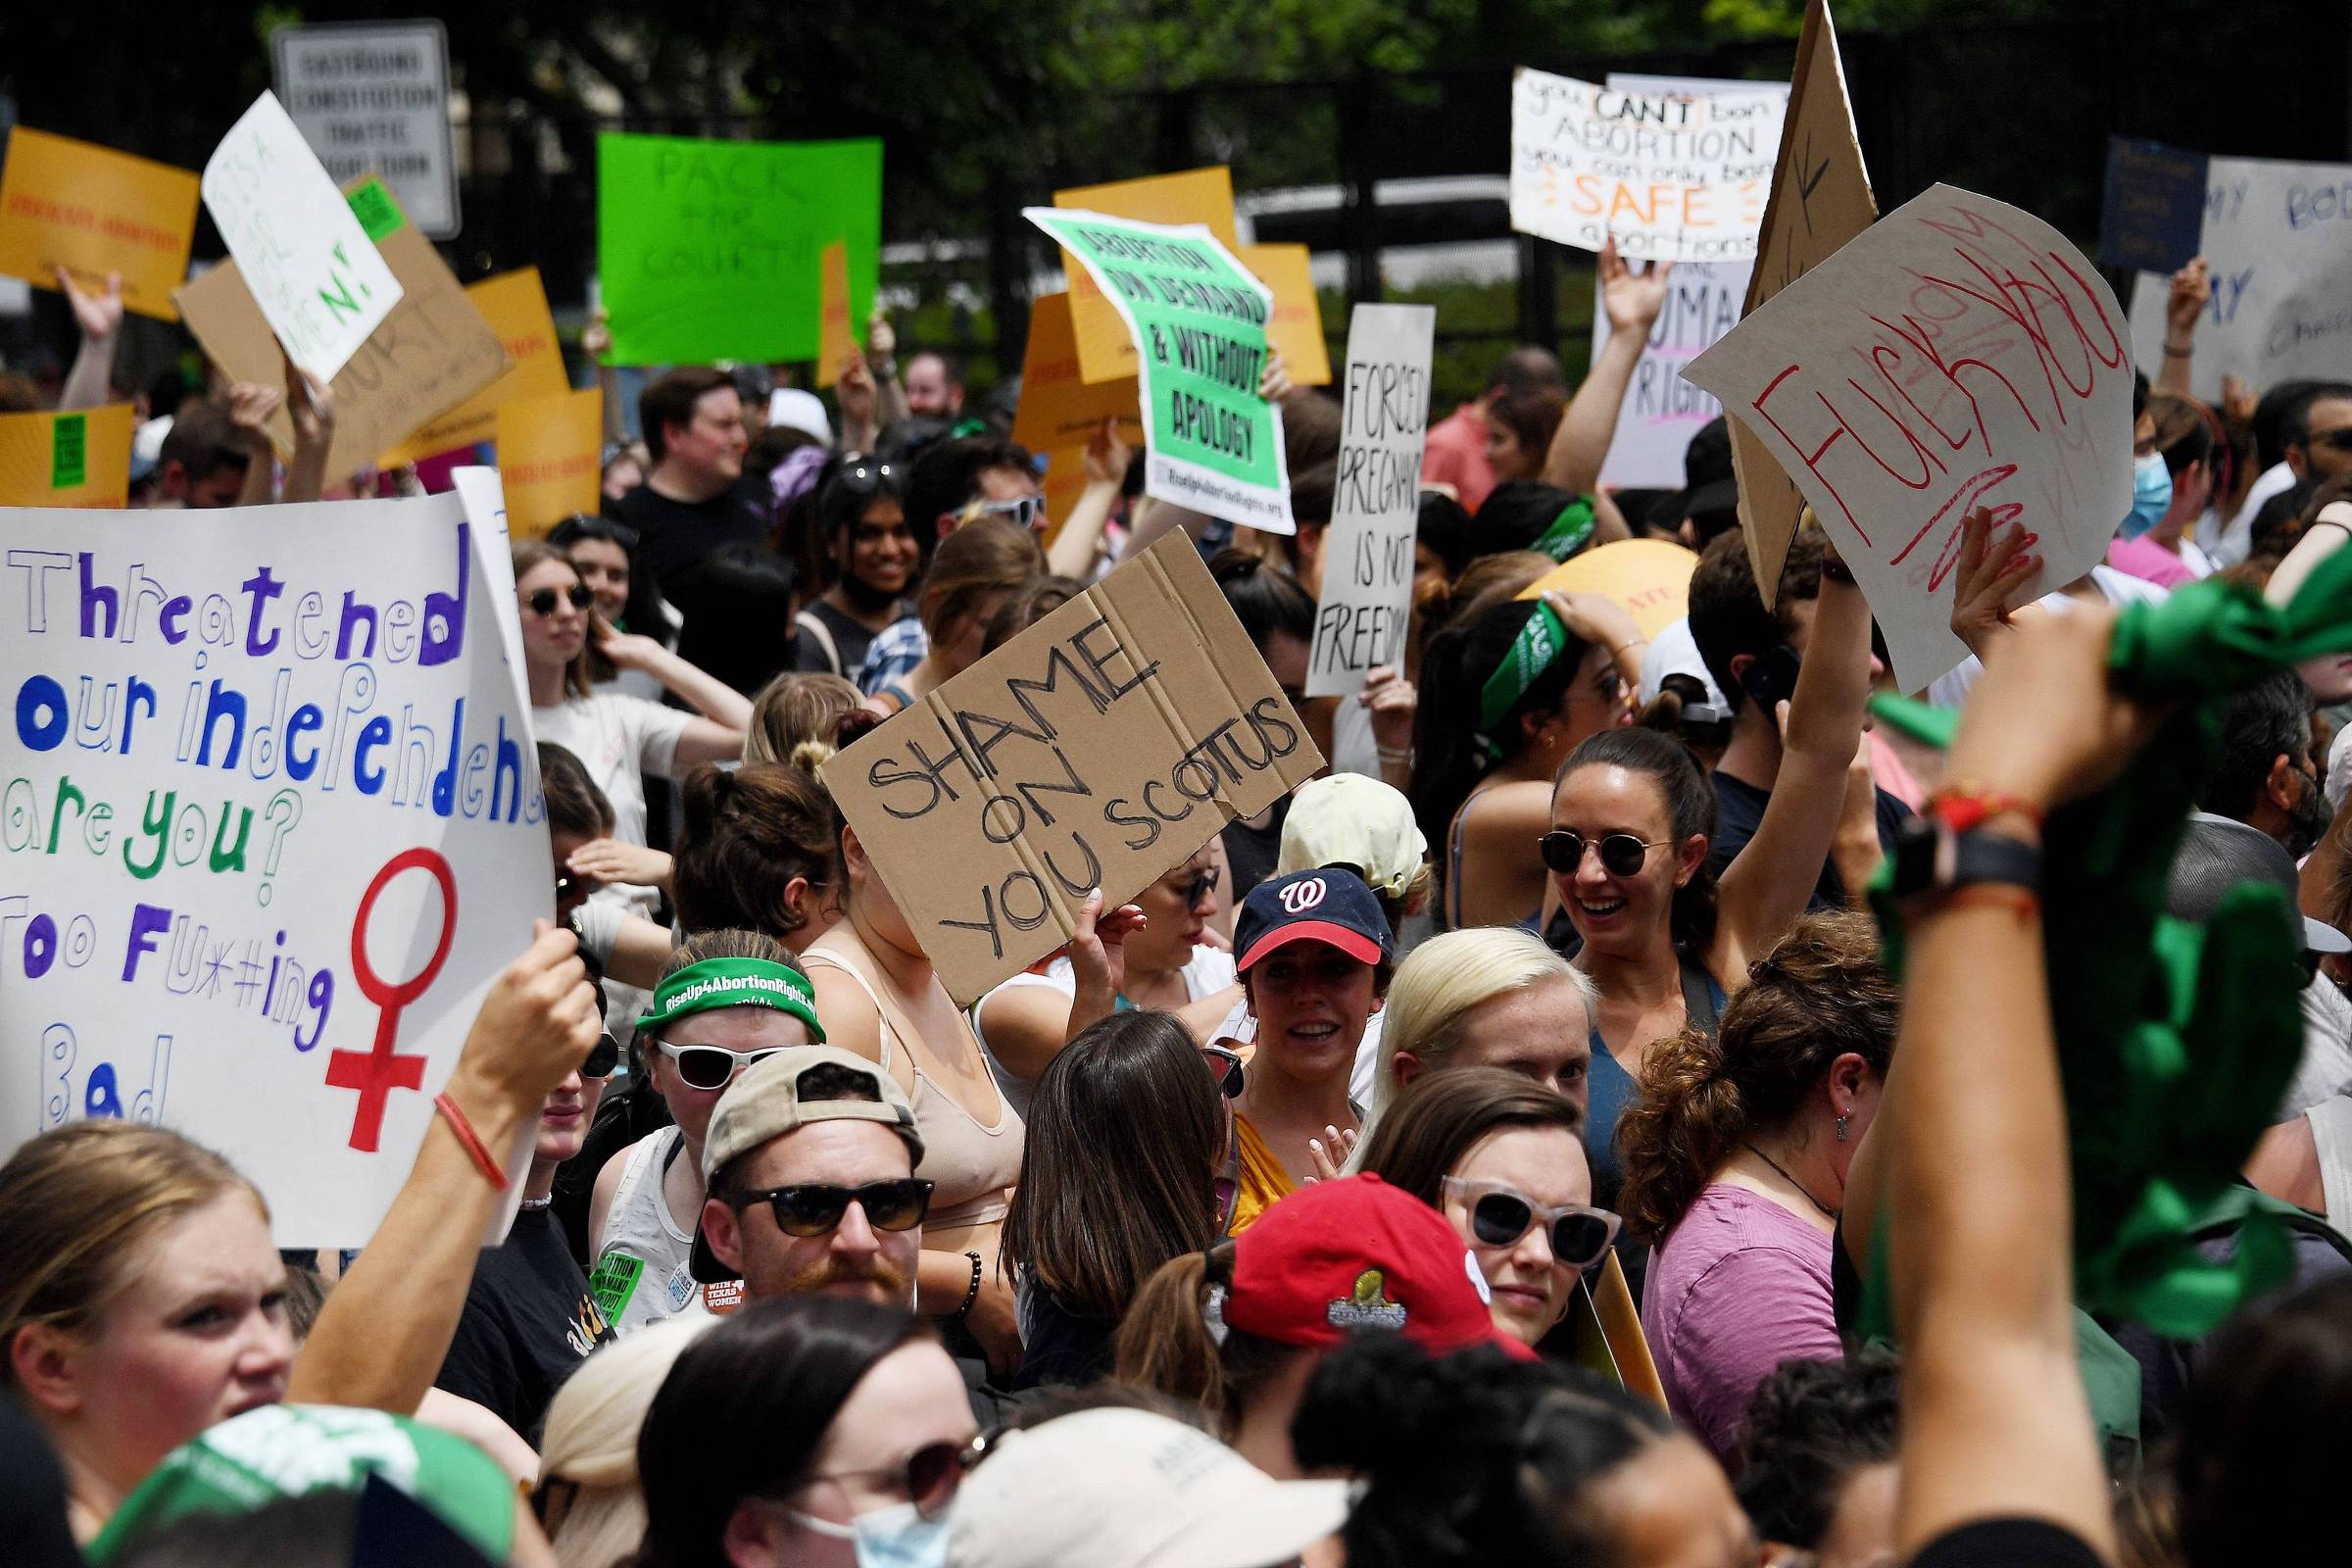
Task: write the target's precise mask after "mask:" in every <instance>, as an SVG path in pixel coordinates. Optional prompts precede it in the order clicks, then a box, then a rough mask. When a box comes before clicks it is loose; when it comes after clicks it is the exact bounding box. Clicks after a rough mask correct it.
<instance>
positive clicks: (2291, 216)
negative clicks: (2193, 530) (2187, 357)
mask: <svg viewBox="0 0 2352 1568" xmlns="http://www.w3.org/2000/svg"><path fill="white" fill-rule="evenodd" d="M2207 171H2208V183H2207V186H2206V196H2205V230H2204V235H2205V237H2204V245H2203V250H2204V255H2205V261H2206V264H2207V266H2208V268H2209V269H2210V270H2211V273H2212V278H2213V299H2212V300H2211V301H2210V302H2209V303H2208V304H2207V305H2206V307H2205V314H2204V316H2203V318H2201V319H2199V320H2198V322H2197V329H2196V335H2195V337H2194V338H2193V339H2192V343H2193V346H2194V348H2195V350H2196V354H2195V358H2194V359H2193V360H2192V361H2191V362H2190V364H2189V389H2190V391H2192V392H2193V393H2195V394H2196V396H2198V397H2199V398H2202V399H2203V400H2205V401H2206V402H2208V403H2219V402H2220V401H2221V399H2222V377H2223V376H2225V375H2234V376H2236V377H2238V379H2240V380H2242V381H2244V382H2246V383H2247V384H2249V385H2250V386H2252V387H2254V388H2255V389H2256V390H2257V391H2260V390H2263V389H2265V388H2268V387H2273V386H2277V385H2278V383H2279V382H2281V381H2291V380H2297V379H2301V378H2304V377H2310V378H2313V379H2318V380H2331V381H2340V380H2345V379H2352V164H2295V163H2285V162H2281V161H2279V160H2277V159H2270V158H2215V159H2212V160H2210V161H2209V162H2208V165H2207ZM2170 289H2171V280H2170V279H2169V278H2165V277H2161V276H2159V275H2157V274H2156V273H2153V272H2142V273H2140V274H2139V275H2138V278H2137V280H2136V281H2135V282H2134V283H2133V285H2132V289H2131V351H2132V358H2133V359H2135V360H2136V361H2137V362H2138V363H2139V366H2140V368H2142V369H2144V370H2146V371H2147V372H2148V374H2149V375H2151V376H2153V375H2154V374H2155V373H2156V371H2157V369H2158V368H2159V367H2161V366H2162V365H2163V364H2164V332H2165V325H2164V306H2165V298H2166V296H2167V294H2168V293H2169V292H2170Z"/></svg>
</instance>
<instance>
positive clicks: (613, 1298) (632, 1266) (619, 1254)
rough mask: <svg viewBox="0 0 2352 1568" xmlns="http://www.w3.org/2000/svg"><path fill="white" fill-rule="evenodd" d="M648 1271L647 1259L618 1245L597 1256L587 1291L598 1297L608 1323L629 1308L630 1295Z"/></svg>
mask: <svg viewBox="0 0 2352 1568" xmlns="http://www.w3.org/2000/svg"><path fill="white" fill-rule="evenodd" d="M644 1273H645V1259H644V1258H642V1257H632V1256H630V1255H629V1254H628V1253H626V1252H624V1251H621V1250H619V1249H617V1248H615V1249H614V1250H612V1251H610V1252H607V1253H606V1254H605V1255H604V1256H602V1257H600V1258H598V1259H597V1260H596V1271H595V1272H594V1273H592V1274H590V1275H589V1276H588V1294H589V1295H591V1296H593V1297H595V1298H596V1309H597V1310H598V1311H599V1312H602V1313H603V1314H604V1315H605V1321H606V1322H608V1323H618V1322H619V1321H620V1314H621V1313H622V1312H624V1311H626V1310H627V1309H628V1305H629V1298H630V1297H632V1296H635V1295H636V1294H637V1281H638V1278H639V1277H640V1276H641V1275H643V1274H644Z"/></svg>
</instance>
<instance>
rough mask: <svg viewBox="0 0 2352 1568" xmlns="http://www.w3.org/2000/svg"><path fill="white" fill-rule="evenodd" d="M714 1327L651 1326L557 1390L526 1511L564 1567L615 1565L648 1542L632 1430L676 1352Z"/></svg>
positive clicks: (695, 1322) (706, 1322)
mask: <svg viewBox="0 0 2352 1568" xmlns="http://www.w3.org/2000/svg"><path fill="white" fill-rule="evenodd" d="M715 1321H716V1320H715V1319H713V1318H708V1317H689V1318H671V1319H669V1320H668V1321H667V1322H663V1323H656V1324H655V1325H653V1326H652V1327H651V1328H649V1329H647V1330H645V1332H643V1333H642V1334H637V1335H633V1336H631V1337H630V1338H628V1339H626V1340H623V1341H621V1342H620V1343H619V1344H617V1345H614V1346H612V1347H611V1348H607V1349H604V1350H601V1351H599V1352H598V1353H597V1354H595V1355H593V1356H591V1357H589V1359H588V1363H587V1365H585V1366H583V1367H581V1368H580V1369H579V1371H577V1372H575V1373H573V1374H572V1376H571V1377H570V1379H569V1380H567V1381H566V1382H565V1383H564V1387H563V1388H561V1389H560V1390H558V1391H557V1392H556V1397H555V1402H554V1403H552V1404H550V1405H549V1406H548V1407H547V1435H546V1437H545V1438H544V1439H542V1442H543V1443H544V1444H545V1445H546V1446H545V1449H544V1451H543V1452H542V1453H541V1455H540V1459H539V1485H538V1487H537V1488H536V1489H535V1490H534V1491H533V1492H532V1493H531V1507H532V1509H533V1511H534V1512H536V1513H537V1514H538V1515H539V1523H540V1525H541V1527H542V1528H544V1529H545V1530H546V1531H547V1539H548V1544H550V1545H551V1546H553V1547H554V1548H555V1552H556V1561H557V1562H558V1563H560V1564H562V1568H613V1564H614V1563H616V1562H619V1561H620V1560H621V1559H623V1558H625V1557H627V1556H629V1555H630V1554H631V1553H632V1552H634V1551H635V1550H636V1549H637V1546H638V1544H639V1543H640V1542H642V1541H643V1540H644V1539H645V1493H644V1492H643V1490H642V1489H641V1488H640V1487H639V1485H638V1480H637V1434H638V1431H639V1429H641V1428H642V1427H643V1426H644V1425H645V1412H646V1410H647V1408H648V1407H649V1406H651V1405H652V1404H653V1402H654V1394H655V1392H656V1391H657V1390H659V1389H660V1388H661V1387H662V1379H663V1378H665V1377H667V1376H669V1368H670V1365H671V1363H672V1362H674V1361H676V1360H677V1358H678V1352H680V1351H681V1350H683V1349H685V1348H686V1347H688V1346H689V1345H692V1344H693V1343H694V1342H695V1340H696V1339H697V1338H698V1337H699V1336H700V1335H701V1334H702V1333H703V1331H704V1330H706V1329H708V1328H710V1327H711V1324H712V1323H713V1322H715Z"/></svg>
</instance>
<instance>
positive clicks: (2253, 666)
mask: <svg viewBox="0 0 2352 1568" xmlns="http://www.w3.org/2000/svg"><path fill="white" fill-rule="evenodd" d="M2348 648H2352V551H2343V552H2340V553H2338V554H2336V555H2334V556H2331V557H2329V558H2328V559H2327V561H2325V562H2323V563H2321V564H2320V566H2319V567H2318V569H2317V570H2315V571H2314V572H2313V573H2312V574H2311V576H2310V577H2309V578H2308V579H2307V580H2306V581H2305V582H2304V584H2303V587H2302V589H2301V591H2299V592H2298V593H2297V594H2296V595H2295V598H2294V602H2293V603H2292V604H2289V605H2287V606H2285V607H2283V608H2281V607H2278V606H2273V605H2268V604H2265V603H2264V602H2263V601H2262V600H2261V599H2260V598H2258V597H2257V596H2256V595H2255V594H2254V592H2253V591H2252V590H2251V589H2248V588H2245V587H2241V586H2239V585H2237V584H2233V583H2225V582H2223V581H2221V580H2220V579H2218V578H2207V579H2206V580H2204V581H2202V582H2196V583H2191V584H2188V585H2187V586H2185V587H2182V588H2180V589H2178V590H2176V591H2175V592H2174V593H2173V595H2172V597H2171V598H2169V599H2167V600H2165V601H2163V602H2162V603H2160V604H2134V605H2130V606H2127V607H2125V609H2124V610H2123V611H2122V613H2120V614H2118V616H2117V617H2116V622H2115V636H2114V641H2113V644H2112V646H2111V647H2110V650H2109V653H2108V668H2109V670H2110V671H2111V675H2112V679H2113V682H2114V684H2115V687H2116V689H2117V690H2119V691H2122V692H2126V693H2129V694H2130V695H2131V696H2132V697H2134V698H2136V699H2138V700H2140V701H2141V702H2144V703H2150V704H2178V705H2179V707H2178V709H2177V710H2176V711H2174V713H2173V714H2172V716H2171V717H2170V718H2168V719H2167V720H2166V721H2165V723H2164V725H2163V727H2162V728H2161V729H2159V730H2158V731H2157V733H2156V735H2155V737H2154V738H2153V739H2151V740H2150V741H2149V742H2148V744H2147V745H2146V746H2144V747H2142V748H2141V749H2140V751H2139V753H2138V754H2137V755H2136V756H2135V757H2134V758H2133V759H2132V762H2131V768H2130V770H2128V771H2127V772H2126V773H2125V774H2124V775H2123V777H2121V778H2119V779H2118V780H2116V781H2115V782H2114V783H2113V784H2110V785H2109V786H2108V787H2107V788H2106V789H2105V790H2103V791H2101V792H2100V793H2099V794H2097V795H2094V796H2091V797H2090V798H2088V799H2086V800H2081V801H2076V802H2073V803H2071V804H2069V805H2067V806H2064V807H2061V808H2059V809H2057V810H2055V811H2052V812H2051V813H2050V819H2049V825H2048V828H2047V830H2046V831H2045V832H2044V833H2043V835H2042V884H2043V886H2042V908H2043V941H2044V945H2045V948H2046V950H2047V965H2048V972H2049V976H2050V1013H2051V1022H2052V1024H2053V1026H2054V1030H2055V1034H2056V1038H2057V1042H2058V1067H2059V1073H2060V1076H2061V1078H2062V1080H2063V1085H2064V1090H2065V1095H2066V1120H2067V1129H2068V1137H2069V1143H2070V1148H2069V1151H2068V1162H2069V1165H2070V1166H2071V1168H2072V1171H2073V1180H2074V1207H2075V1216H2074V1232H2075V1297H2076V1300H2077V1301H2078V1302H2079V1303H2080V1304H2081V1305H2082V1307H2083V1308H2085V1309H2086V1310H2089V1311H2092V1312H2103V1313H2112V1314H2114V1315H2116V1316H2119V1317H2122V1318H2124V1319H2127V1320H2129V1321H2131V1322H2137V1323H2144V1324H2146V1325H2147V1326H2148V1327H2150V1328H2152V1329H2154V1330H2156V1331H2157V1332H2158V1333H2160V1334H2164V1335H2167V1336H2169V1337H2172V1338H2178V1339H2193V1338H2196V1337H2198V1336H2200V1335H2203V1334H2205V1333H2207V1332H2208V1331H2210V1330H2211V1329H2212V1328H2213V1327H2214V1326H2215V1325H2216V1324H2218V1323H2219V1322H2221V1320H2222V1319H2223V1318H2225V1317H2227V1316H2228V1315H2229V1313H2230V1312H2231V1311H2233V1310H2234V1309H2235V1308H2236V1307H2237V1306H2238V1305H2239V1304H2240V1303H2241V1302H2243V1301H2245V1300H2246V1299H2249V1298H2251V1297H2253V1296H2256V1295H2259V1294H2261V1293H2262V1292H2264V1291H2267V1290H2270V1289H2272V1288H2273V1287H2275V1286H2277V1285H2278V1284H2280V1283H2283V1282H2284V1280H2285V1278H2286V1276H2287V1274H2288V1273H2289V1271H2290V1270H2291V1267H2292V1256H2291V1242H2290V1239H2289V1237H2288V1235H2287V1233H2286V1229H2285V1227H2284V1226H2283V1225H2282V1223H2281V1222H2280V1220H2279V1218H2278V1214H2277V1212H2276V1210H2275V1208H2274V1207H2272V1206H2270V1205H2267V1204H2266V1203H2265V1201H2263V1200H2262V1198H2261V1196H2260V1195H2259V1194H2257V1193H2256V1192H2255V1191H2254V1190H2253V1189H2251V1188H2249V1187H2246V1186H2244V1185H2243V1184H2242V1183H2240V1182H2239V1181H2238V1180H2237V1171H2238V1167H2239V1165H2240V1164H2241V1163H2243V1161H2244V1159H2245V1156H2246V1153H2247V1152H2248V1151H2249V1150H2251V1149H2252V1148H2253V1147H2254V1140H2255V1139H2256V1137H2257V1136H2259V1135H2260V1133H2261V1132H2262V1130H2263V1129H2264V1128H2265V1127H2267V1126H2268V1125H2269V1124H2270V1123H2271V1120H2272V1115H2273V1112H2274V1111H2275V1110H2276V1109H2277V1107H2278V1097H2279V1095H2280V1094H2281V1093H2282V1092H2283V1091H2284V1089H2285V1086H2286V1082H2287V1079H2288V1078H2289V1077H2291V1076H2292V1075H2293V1072H2294V1069H2295V1063H2296V1061H2297V1060H2298V1059H2299V1058H2300V1056H2301V1054H2302V1049H2303V1029H2302V1015H2301V1007H2300V1005H2299V1003H2298V1000H2297V999H2298V994H2299V993H2300V992H2301V990H2302V988H2303V984H2304V977H2303V971H2302V964H2301V962H2300V961H2299V960H2300V955H2301V952H2302V947H2303V942H2302V935H2301V928H2300V925H2299V923H2298V921H2297V920H2296V917H2295V911H2294V909H2293V908H2292V907H2290V905H2289V903H2288V900H2287V897H2286V895H2285V893H2284V892H2283V891H2282V890H2280V889H2278V888H2276V887H2271V886H2268V885H2265V884H2261V883H2245V884H2242V885H2240V886H2238V887H2237V888H2235V889H2233V890H2231V892H2230V893H2229V896H2228V897H2227V898H2226V899H2224V901H2223V903H2222V906H2221V907H2220V908H2219V909H2217V910H2216V911H2215V912H2214V915H2213V917H2212V918H2211V919H2210V920H2208V921H2207V922H2206V923H2205V924H2204V925H2203V926H2196V925H2190V924H2186V923H2184V922H2181V921H2179V920H2175V919H2173V918H2171V917H2170V916H2168V915H2166V914H2165V913H2164V908H2165V894H2166V889H2167V885H2168V883H2169V880H2170V877H2171V874H2172V865H2173V856H2174V852H2175V851H2176V850H2177V849H2178V848H2179V846H2180V835H2181V831H2182V828H2183V826H2184V824H2185V821H2186V818H2187V814H2188V812H2189V811H2190V810H2191V809H2194V808H2195V806H2196V803H2197V801H2198V800H2199V799H2200V798H2201V797H2202V795H2203V793H2204V789H2205V785H2206V783H2207V781H2208V780H2209V779H2210V778H2211V777H2212V774H2213V769H2214V765H2215V762H2216V760H2217V759H2218V758H2219V756H2220V751H2221V735H2222V719H2223V714H2224V712H2225V711H2226V710H2227V708H2228V706H2229V695H2230V694H2231V693H2232V692H2235V691H2239V690H2242V689H2243V688H2245V687H2246V686H2249V685H2251V684H2252V683H2253V682H2255V681H2256V680H2258V679H2260V678H2261V677H2262V676H2263V675H2265V674H2268V673H2269V672H2271V671H2272V670H2276V669H2285V668H2291V667H2293V666H2294V665H2296V664H2299V663H2302V662H2305V661H2306V660H2310V659H2314V658H2317V657H2319V656H2321V655H2323V654H2330V653H2339V652H2342V651H2343V650H2345V649H2348ZM1872 706H1873V708H1874V709H1875V710H1876V711H1877V712H1878V713H1879V715H1880V716H1881V717H1882V718H1883V719H1885V720H1886V721H1887V722H1888V723H1889V724H1891V725H1893V726H1894V727H1896V728H1898V729H1901V730H1903V731H1905V732H1906V733H1909V734H1911V735H1913V736H1915V737H1917V738H1919V739H1922V740H1926V741H1930V742H1932V743H1934V744H1936V745H1948V744H1949V743H1950V740H1951V736H1952V731H1953V729H1954V727H1955V724H1956V721H1957V718H1958V715H1957V714H1956V713H1953V712H1950V711H1945V710H1939V709H1933V708H1927V707H1924V706H1923V705H1920V704H1917V703H1910V702H1906V701H1904V700H1902V699H1900V698H1886V697H1881V698H1878V699H1875V700H1874V702H1873V705H1872ZM1891 873H1892V862H1888V863H1887V865H1886V866H1883V867H1882V868H1881V872H1880V876H1879V878H1878V881H1877V882H1876V883H1875V884H1874V885H1873V887H1872V889H1871V902H1872V906H1873V907H1874V908H1875V910H1876V912H1877V914H1878V917H1879V925H1880V929H1881V931H1882V933H1883V935H1884V939H1885V947H1886V956H1887V968H1888V970H1889V972H1890V973H1896V974H1899V973H1900V969H1901V963H1902V923H1901V916H1900V914H1899V912H1898V911H1897V910H1896V909H1895V907H1894V906H1893V904H1892V901H1891V899H1890V897H1889V895H1888V888H1889V885H1890V877H1891ZM2229 1221H2236V1222H2238V1236H2239V1239H2238V1246H2237V1249H2236V1255H2235V1257H2234V1258H2233V1259H2232V1260H2231V1261H2229V1262H2217V1261H2215V1260H2213V1259H2211V1258H2209V1257H2207V1256H2206V1255H2204V1253H2202V1252H2201V1251H2200V1250H2198V1248H2197V1246H2196V1241H2197V1238H2198V1236H2199V1235H2200V1234H2201V1233H2209V1232H2210V1230H2211V1228H2212V1227H2213V1226H2214V1225H2216V1224H2217V1223H2223V1222H2229ZM1874 1272H1876V1271H1875V1270H1874ZM1867 1297H1868V1299H1867V1300H1866V1305H1865V1317H1866V1320H1867V1321H1868V1322H1871V1323H1884V1322H1885V1321H1887V1310H1886V1308H1887V1302H1886V1300H1885V1298H1884V1295H1883V1293H1882V1292H1880V1291H1878V1290H1872V1291H1870V1292H1868V1293H1867Z"/></svg>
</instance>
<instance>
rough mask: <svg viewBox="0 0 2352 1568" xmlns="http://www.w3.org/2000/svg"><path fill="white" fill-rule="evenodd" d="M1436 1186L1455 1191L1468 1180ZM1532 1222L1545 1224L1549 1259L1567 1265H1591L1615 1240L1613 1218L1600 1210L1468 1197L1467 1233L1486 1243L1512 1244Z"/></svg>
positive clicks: (1488, 1195) (1504, 1196) (1451, 1179)
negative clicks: (1548, 1237)
mask: <svg viewBox="0 0 2352 1568" xmlns="http://www.w3.org/2000/svg"><path fill="white" fill-rule="evenodd" d="M1442 1185H1444V1186H1445V1187H1446V1188H1448V1189H1453V1190H1459V1189H1462V1188H1465V1187H1467V1186H1469V1185H1470V1184H1468V1183H1466V1182H1464V1181H1463V1180H1462V1179H1461V1178H1460V1177H1457V1176H1448V1177H1446V1179H1445V1181H1444V1183H1443V1184H1442ZM1538 1220H1544V1221H1545V1222H1546V1223H1548V1224H1549V1226H1550V1241H1551V1256H1552V1260H1553V1261H1554V1262H1558V1263H1564V1264H1566V1265H1567V1266H1568V1267H1570V1268H1577V1269H1582V1268H1590V1267H1592V1266H1593V1264H1594V1263H1596V1262H1598V1261H1600V1254H1601V1253H1603V1252H1605V1251H1607V1250H1609V1243H1611V1242H1613V1241H1615V1240H1616V1239H1617V1226H1618V1219H1617V1216H1616V1215H1614V1214H1612V1213H1610V1212H1609V1211H1608V1210H1607V1209H1605V1208H1586V1207H1584V1206H1582V1205H1579V1204H1571V1205H1569V1206H1568V1207H1566V1208H1539V1207H1537V1206H1536V1205H1535V1204H1534V1203H1532V1202H1530V1201H1528V1200H1526V1199H1524V1198H1522V1197H1520V1196H1519V1195H1518V1194H1517V1193H1505V1192H1485V1193H1480V1194H1479V1195H1478V1196H1477V1197H1476V1198H1475V1199H1473V1200H1472V1201H1471V1204H1470V1234H1471V1235H1473V1236H1475V1237H1477V1238H1478V1239H1479V1240H1480V1241H1481V1242H1484V1243H1485V1244H1486V1245H1487V1246H1489V1247H1511V1246H1514V1245H1516V1244H1517V1243H1518V1241H1519V1239H1520V1238H1521V1237H1522V1236H1525V1235H1526V1234H1527V1233H1528V1231H1529V1229H1530V1228H1531V1227H1533V1226H1534V1225H1535V1224H1536V1222H1537V1221H1538Z"/></svg>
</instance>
